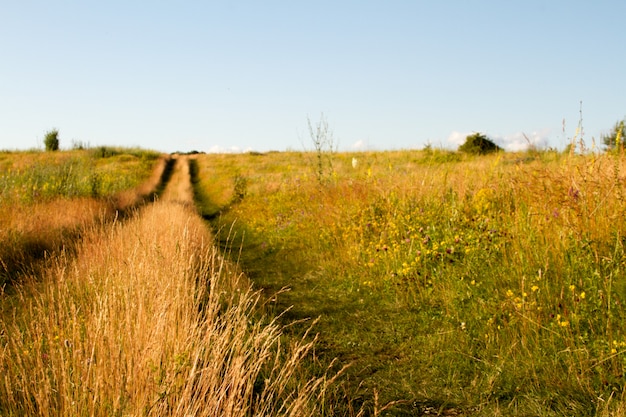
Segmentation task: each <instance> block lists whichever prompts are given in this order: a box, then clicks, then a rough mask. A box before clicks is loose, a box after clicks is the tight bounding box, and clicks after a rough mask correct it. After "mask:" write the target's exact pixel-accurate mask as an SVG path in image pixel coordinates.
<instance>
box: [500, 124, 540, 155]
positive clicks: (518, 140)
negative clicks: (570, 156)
mask: <svg viewBox="0 0 626 417" xmlns="http://www.w3.org/2000/svg"><path fill="white" fill-rule="evenodd" d="M549 134H550V129H548V128H545V129H540V130H536V131H533V132H529V133H526V132H515V133H512V134H509V135H504V136H500V135H494V136H493V137H492V139H493V141H494V142H495V143H497V144H498V145H499V146H501V147H502V148H504V149H505V150H507V151H512V152H515V151H525V150H527V149H528V148H529V147H531V146H533V147H535V148H539V149H541V148H546V147H547V146H548V138H549Z"/></svg>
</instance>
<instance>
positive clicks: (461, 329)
mask: <svg viewBox="0 0 626 417" xmlns="http://www.w3.org/2000/svg"><path fill="white" fill-rule="evenodd" d="M105 150H106V149H105ZM89 152H91V153H89ZM89 152H87V151H85V153H72V152H67V153H65V152H61V153H55V154H43V153H34V154H28V153H17V154H16V153H1V154H0V168H1V169H2V171H1V172H2V173H3V177H2V180H1V181H2V184H3V186H2V189H0V191H1V192H2V194H0V195H2V198H3V200H2V204H1V208H0V212H1V213H2V215H1V216H0V221H1V222H2V224H3V226H4V225H9V226H4V227H3V229H1V230H2V233H3V234H2V235H0V248H1V249H0V260H2V271H3V277H8V278H5V281H4V284H3V291H2V293H1V294H0V295H1V297H2V305H1V307H2V308H1V311H0V313H1V316H0V318H1V321H0V375H1V380H0V415H3V416H4V415H11V416H12V415H16V416H17V415H51V416H52V415H54V416H62V415H63V416H65V415H68V416H69V415H72V416H73V415H102V416H104V415H181V416H183V415H198V416H200V415H207V416H208V415H240V416H251V415H293V416H304V415H327V416H331V415H333V416H334V415H340V416H369V415H373V416H383V415H390V416H403V415H407V416H409V415H418V416H419V415H467V416H470V415H471V416H494V415H502V416H509V415H513V416H530V415H532V416H563V415H567V416H603V417H604V416H607V417H608V416H624V415H626V402H625V398H624V377H625V375H624V371H625V365H626V362H625V360H626V321H625V319H626V317H625V312H624V308H623V303H624V302H625V301H626V280H625V277H624V267H625V262H626V254H625V252H624V236H625V233H626V230H625V229H626V224H625V223H624V221H623V219H624V215H625V211H626V205H625V204H624V179H625V176H626V171H625V170H626V159H625V158H624V157H623V155H616V154H603V155H594V154H590V155H585V156H581V155H576V154H562V153H557V152H527V153H519V154H511V153H500V154H495V155H491V156H482V157H471V156H465V155H461V154H458V153H454V152H447V151H442V150H424V151H393V152H368V153H355V154H349V153H338V154H332V155H324V157H325V158H326V157H328V158H330V159H328V160H325V162H324V164H323V165H320V164H319V161H320V160H319V159H318V155H316V154H315V153H306V152H304V153H302V152H300V153H299V152H284V153H278V152H273V153H267V154H256V153H254V154H252V153H250V154H228V155H194V156H175V157H171V158H169V157H168V158H161V159H157V158H156V155H155V156H154V157H152V156H150V157H146V156H142V154H141V153H137V152H138V151H133V152H130V153H128V154H125V153H124V152H123V151H121V150H118V151H117V152H99V151H93V150H92V151H89ZM46 158H51V159H46ZM80 158H87V159H85V160H81V159H80ZM68 161H69V162H68ZM81 161H87V162H81ZM89 161H92V162H89ZM67 164H69V165H67ZM29 166H36V167H37V169H34V170H31V171H32V172H40V173H39V174H37V175H34V174H33V173H32V172H28V171H29V169H27V167H29ZM68 166H69V168H67V167H68ZM320 166H321V167H322V168H323V169H322V170H321V171H320ZM64 167H65V168H64ZM81 169H85V170H86V171H80V170H81ZM37 170H39V171H37ZM106 170H110V171H108V172H114V171H115V172H126V174H125V176H126V177H128V179H129V182H125V183H123V184H122V185H121V186H119V187H118V188H114V187H115V185H111V186H106V185H104V183H105V182H106V180H103V183H102V184H101V185H98V187H97V192H95V193H94V192H93V190H92V191H89V188H90V187H86V186H83V185H80V184H83V182H81V181H84V178H85V175H87V174H84V173H93V172H100V173H101V174H98V176H99V178H107V175H108V174H103V173H102V172H105V171H106ZM116 170H117V171H116ZM78 171H80V172H83V174H80V175H76V176H75V177H72V175H74V173H76V172H78ZM59 173H60V174H59ZM90 175H91V174H90ZM111 175H112V177H115V175H118V174H111ZM33 178H35V179H33ZM37 178H39V179H37ZM42 178H43V179H42ZM64 178H65V179H64ZM72 178H74V179H72ZM55 181H58V182H59V183H62V184H65V185H63V186H56V185H55V186H54V187H53V188H54V190H55V191H54V192H51V191H50V192H49V191H48V188H50V187H52V186H51V185H48V188H47V189H46V192H38V191H37V190H40V189H43V188H44V187H45V184H53V183H54V184H56V182H55ZM64 181H65V182H64ZM68 184H72V185H71V186H70V185H68ZM141 184H143V185H141ZM81 187H82V188H81ZM109 187H111V188H109ZM77 189H81V190H84V191H81V192H77V191H76V190H77ZM106 190H109V191H106ZM24 192H27V193H28V196H26V197H24V196H23V193H24ZM142 196H143V197H142ZM146 199H147V200H146ZM141 201H144V202H146V203H145V204H142V203H141ZM71 207H75V211H72V209H71ZM111 207H117V208H114V209H112V208H111ZM115 213H118V215H117V216H116V214H115ZM120 213H122V215H119V214H120ZM47 230H57V231H59V232H58V233H56V232H55V233H52V234H50V235H48V234H47V233H49V232H47ZM31 240H32V241H34V242H39V243H37V244H32V243H28V242H31ZM38 245H43V246H38ZM42 247H43V249H42ZM9 249H10V250H9ZM37 253H39V254H40V255H39V256H35V255H36V254H37Z"/></svg>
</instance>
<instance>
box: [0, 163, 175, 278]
mask: <svg viewBox="0 0 626 417" xmlns="http://www.w3.org/2000/svg"><path fill="white" fill-rule="evenodd" d="M29 157H30V158H37V157H39V155H37V154H35V155H34V156H33V155H31V156H29ZM63 157H65V158H69V156H68V155H63ZM39 158H40V157H39ZM168 158H169V157H163V158H160V159H159V161H158V162H157V164H156V165H155V167H154V169H153V172H152V174H151V176H150V178H149V179H148V180H146V181H145V182H144V183H142V184H141V185H140V186H139V187H137V188H135V189H131V190H125V191H123V192H120V193H118V194H117V195H115V196H114V197H113V198H112V199H97V198H86V197H81V198H72V199H67V198H57V199H54V200H51V201H41V202H35V203H32V204H20V203H17V202H13V203H8V204H1V205H0V272H4V273H6V274H9V276H11V277H12V278H14V276H15V274H16V273H18V272H21V271H23V270H25V269H28V268H30V266H31V265H30V264H31V263H32V262H33V261H35V260H37V259H39V258H41V257H43V256H44V255H45V254H46V253H50V252H54V251H58V250H59V249H60V248H62V247H63V246H69V245H71V243H72V241H73V240H74V238H75V237H76V236H77V235H78V234H80V233H81V231H82V230H83V229H85V228H86V227H88V226H90V225H93V224H95V223H97V222H101V221H108V220H112V219H113V218H114V217H115V216H116V215H117V212H118V211H125V210H129V209H130V208H132V207H133V206H135V205H137V204H139V203H141V202H142V201H143V200H145V199H146V198H147V197H148V196H149V195H150V194H151V193H153V192H154V191H155V190H156V188H157V186H158V184H159V182H160V180H161V176H162V175H163V171H164V169H165V166H166V163H167V160H168ZM23 159H24V160H25V159H26V158H25V157H24V155H20V154H17V162H16V163H15V164H16V165H20V164H24V161H23ZM1 282H2V281H1V280H0V283H1Z"/></svg>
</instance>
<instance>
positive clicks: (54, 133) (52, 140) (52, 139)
mask: <svg viewBox="0 0 626 417" xmlns="http://www.w3.org/2000/svg"><path fill="white" fill-rule="evenodd" d="M43 143H44V145H45V147H46V150H47V151H58V150H59V131H58V130H57V129H52V130H51V131H49V132H47V133H46V136H45V138H44V140H43Z"/></svg>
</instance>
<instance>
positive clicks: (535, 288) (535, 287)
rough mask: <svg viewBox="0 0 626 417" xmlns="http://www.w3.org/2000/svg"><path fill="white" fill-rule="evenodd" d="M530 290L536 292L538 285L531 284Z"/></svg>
mask: <svg viewBox="0 0 626 417" xmlns="http://www.w3.org/2000/svg"><path fill="white" fill-rule="evenodd" d="M530 290H531V291H532V292H536V291H538V290H539V287H538V286H536V285H533V286H532V287H530Z"/></svg>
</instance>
